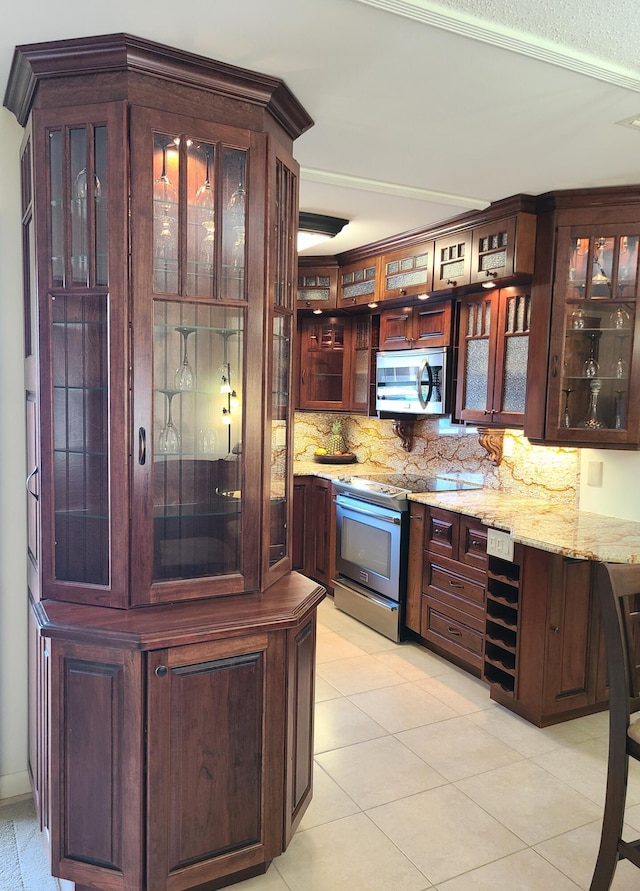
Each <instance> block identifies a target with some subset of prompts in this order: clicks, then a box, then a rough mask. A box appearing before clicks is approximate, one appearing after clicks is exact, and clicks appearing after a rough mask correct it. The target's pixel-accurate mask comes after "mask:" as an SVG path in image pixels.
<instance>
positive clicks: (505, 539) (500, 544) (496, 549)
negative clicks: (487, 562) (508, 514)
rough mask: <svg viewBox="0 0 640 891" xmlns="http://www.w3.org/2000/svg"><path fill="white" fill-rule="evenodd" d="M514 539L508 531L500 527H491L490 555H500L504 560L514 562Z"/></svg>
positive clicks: (488, 542)
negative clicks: (503, 530)
mask: <svg viewBox="0 0 640 891" xmlns="http://www.w3.org/2000/svg"><path fill="white" fill-rule="evenodd" d="M513 545H514V541H513V538H512V537H511V535H510V534H509V533H508V532H502V531H501V530H500V529H489V532H488V535H487V554H488V555H489V556H490V557H500V558H501V559H502V560H508V561H509V562H510V563H511V562H513Z"/></svg>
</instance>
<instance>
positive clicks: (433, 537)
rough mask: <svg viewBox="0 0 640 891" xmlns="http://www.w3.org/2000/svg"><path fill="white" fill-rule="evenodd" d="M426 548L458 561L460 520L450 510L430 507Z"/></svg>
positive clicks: (433, 552)
mask: <svg viewBox="0 0 640 891" xmlns="http://www.w3.org/2000/svg"><path fill="white" fill-rule="evenodd" d="M427 518H428V520H427V525H426V528H425V531H424V533H425V538H424V546H425V548H426V550H427V551H429V552H430V553H432V554H440V555H442V556H443V557H450V558H452V559H454V560H455V559H457V556H458V531H459V528H460V518H459V515H458V514H455V513H452V512H451V511H448V510H440V508H437V507H430V508H429V509H428V512H427Z"/></svg>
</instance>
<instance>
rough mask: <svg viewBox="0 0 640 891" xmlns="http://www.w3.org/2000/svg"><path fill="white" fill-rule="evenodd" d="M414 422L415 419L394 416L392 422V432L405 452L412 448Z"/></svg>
mask: <svg viewBox="0 0 640 891" xmlns="http://www.w3.org/2000/svg"><path fill="white" fill-rule="evenodd" d="M414 424H415V421H413V420H407V419H406V418H395V420H394V422H393V432H394V433H395V435H396V436H397V437H398V438H399V439H400V442H401V443H402V448H403V449H404V450H405V452H410V451H411V449H412V448H413V428H414Z"/></svg>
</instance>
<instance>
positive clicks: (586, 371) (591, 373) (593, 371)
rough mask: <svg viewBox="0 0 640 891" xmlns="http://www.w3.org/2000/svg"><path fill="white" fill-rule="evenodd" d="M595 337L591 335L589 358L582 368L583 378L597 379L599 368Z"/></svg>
mask: <svg viewBox="0 0 640 891" xmlns="http://www.w3.org/2000/svg"><path fill="white" fill-rule="evenodd" d="M595 351H596V335H595V334H592V335H591V352H590V353H589V358H588V359H587V360H586V362H584V364H583V366H582V374H583V377H598V375H599V374H600V366H599V364H598V362H597V360H596V354H595Z"/></svg>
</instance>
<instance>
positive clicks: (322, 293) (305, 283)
mask: <svg viewBox="0 0 640 891" xmlns="http://www.w3.org/2000/svg"><path fill="white" fill-rule="evenodd" d="M337 298H338V263H337V261H336V260H335V258H333V257H326V258H324V257H309V258H306V257H300V258H299V259H298V290H297V295H296V305H297V307H298V309H299V310H305V309H309V310H313V312H315V313H318V312H331V311H333V310H335V308H336V305H337Z"/></svg>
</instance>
